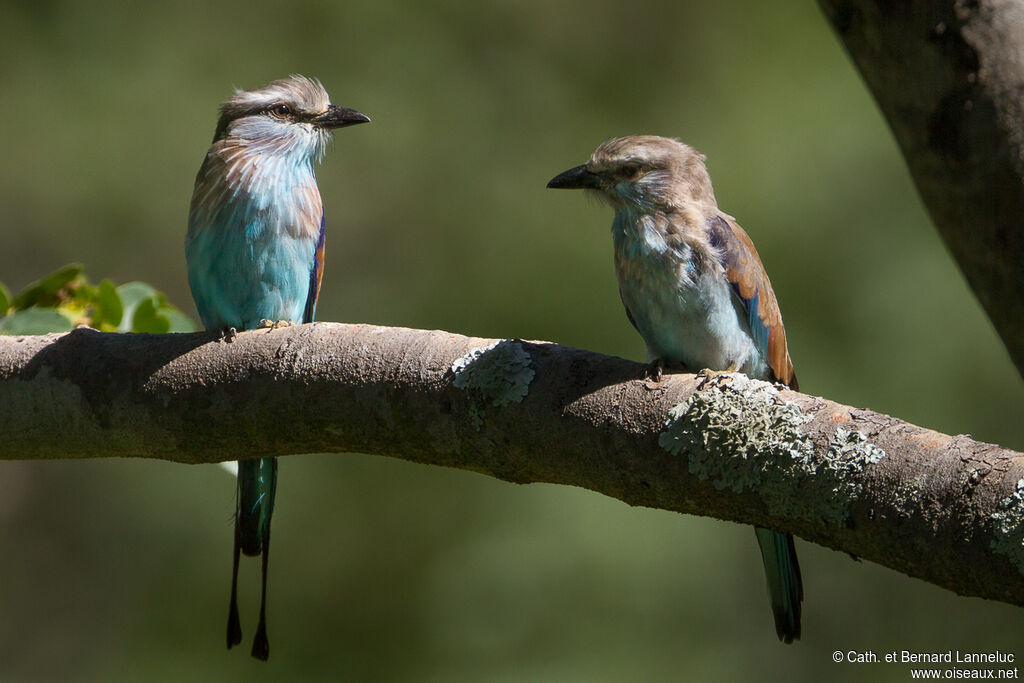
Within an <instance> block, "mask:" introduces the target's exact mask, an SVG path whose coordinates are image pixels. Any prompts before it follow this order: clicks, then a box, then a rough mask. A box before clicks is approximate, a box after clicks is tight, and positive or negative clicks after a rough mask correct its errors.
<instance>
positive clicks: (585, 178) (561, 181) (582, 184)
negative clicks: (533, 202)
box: [548, 164, 601, 190]
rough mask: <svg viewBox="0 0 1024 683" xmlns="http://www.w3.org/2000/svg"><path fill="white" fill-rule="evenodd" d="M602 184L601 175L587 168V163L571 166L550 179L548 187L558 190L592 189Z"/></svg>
mask: <svg viewBox="0 0 1024 683" xmlns="http://www.w3.org/2000/svg"><path fill="white" fill-rule="evenodd" d="M600 186H601V176H599V175H597V174H596V173H591V172H590V171H588V170H587V165H586V164H583V165H582V166H577V167H576V168H570V169H569V170H568V171H565V172H563V173H559V174H558V175H556V176H555V177H554V178H552V179H551V180H549V181H548V187H550V188H552V189H556V190H575V189H590V190H596V189H598V188H599V187H600Z"/></svg>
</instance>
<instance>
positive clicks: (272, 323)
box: [260, 318, 295, 330]
mask: <svg viewBox="0 0 1024 683" xmlns="http://www.w3.org/2000/svg"><path fill="white" fill-rule="evenodd" d="M294 324H295V323H293V322H292V321H291V320H268V319H267V318H261V319H260V327H265V328H266V329H268V330H279V329H281V328H282V327H291V326H292V325H294Z"/></svg>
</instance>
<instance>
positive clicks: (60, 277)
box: [14, 263, 83, 310]
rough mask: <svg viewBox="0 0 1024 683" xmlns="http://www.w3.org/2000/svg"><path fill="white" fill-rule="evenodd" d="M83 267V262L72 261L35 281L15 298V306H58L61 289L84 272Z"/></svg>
mask: <svg viewBox="0 0 1024 683" xmlns="http://www.w3.org/2000/svg"><path fill="white" fill-rule="evenodd" d="M82 269H83V267H82V264H81V263H70V264H68V265H66V266H64V267H63V268H59V269H57V270H55V271H54V272H52V273H50V274H49V275H47V276H46V277H44V278H43V279H41V280H37V281H36V282H33V283H32V284H30V285H28V286H27V287H25V288H24V289H23V290H21V292H19V293H18V296H17V297H15V298H14V307H15V308H17V309H19V310H21V309H26V308H29V307H30V306H43V307H53V306H56V305H57V304H58V303H60V296H59V293H60V291H61V290H62V289H64V288H65V287H67V286H68V285H69V284H70V283H71V282H72V281H73V280H75V279H76V278H78V277H79V276H80V275H81V274H82Z"/></svg>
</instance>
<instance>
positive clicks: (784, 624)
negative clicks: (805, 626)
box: [754, 527, 804, 643]
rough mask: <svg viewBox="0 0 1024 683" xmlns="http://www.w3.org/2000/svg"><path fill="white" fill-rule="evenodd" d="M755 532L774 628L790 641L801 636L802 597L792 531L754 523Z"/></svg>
mask: <svg viewBox="0 0 1024 683" xmlns="http://www.w3.org/2000/svg"><path fill="white" fill-rule="evenodd" d="M754 533H755V534H756V535H757V544H758V545H759V546H760V547H761V559H762V560H763V561H764V574H765V579H766V580H767V582H768V598H769V599H770V600H771V605H772V614H774V615H775V632H776V633H778V635H779V640H781V641H782V642H784V643H792V642H793V641H794V640H798V639H799V638H800V603H801V602H802V601H803V599H804V586H803V580H802V579H801V578H800V563H799V562H797V559H796V547H795V546H794V545H793V535H792V534H781V533H779V532H777V531H772V530H770V529H759V528H756V527H755V528H754Z"/></svg>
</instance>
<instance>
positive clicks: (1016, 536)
mask: <svg viewBox="0 0 1024 683" xmlns="http://www.w3.org/2000/svg"><path fill="white" fill-rule="evenodd" d="M991 518H992V522H993V523H994V525H995V528H994V530H993V531H994V534H993V535H994V536H995V538H994V539H993V540H992V542H991V544H990V545H991V547H992V550H994V551H996V552H997V553H999V554H1001V555H1006V556H1007V557H1009V558H1010V561H1011V562H1013V564H1014V565H1015V566H1016V567H1017V570H1018V571H1019V572H1020V573H1021V574H1024V479H1020V480H1019V481H1018V482H1017V484H1016V486H1015V487H1014V491H1013V493H1011V494H1010V495H1009V496H1008V497H1006V498H1003V499H1002V500H1000V501H999V503H998V505H997V510H996V511H995V512H993V513H992V515H991Z"/></svg>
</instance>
